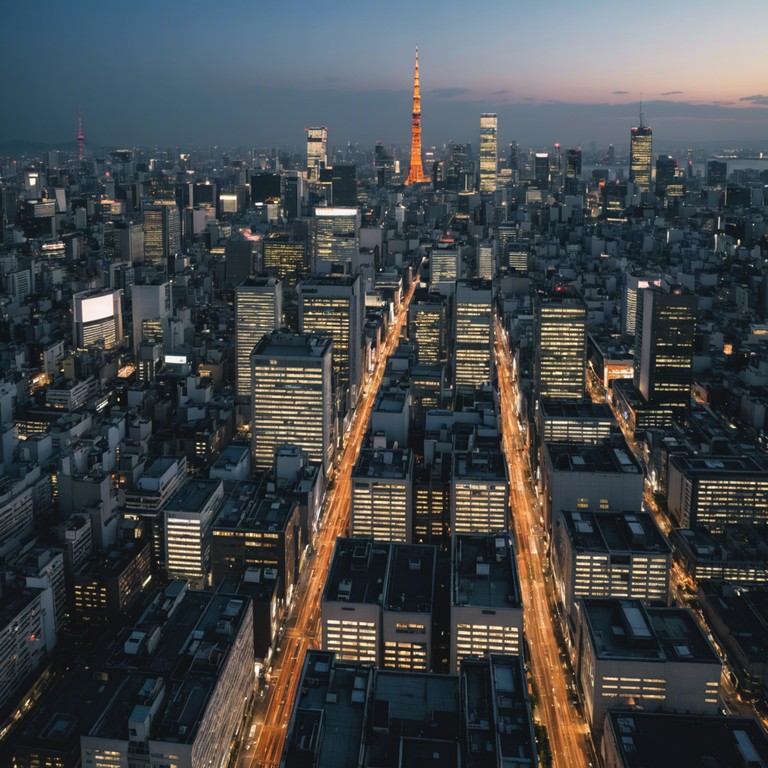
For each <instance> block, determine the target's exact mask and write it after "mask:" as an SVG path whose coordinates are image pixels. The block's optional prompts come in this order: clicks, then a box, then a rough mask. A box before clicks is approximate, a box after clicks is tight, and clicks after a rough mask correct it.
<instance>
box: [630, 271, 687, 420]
mask: <svg viewBox="0 0 768 768" xmlns="http://www.w3.org/2000/svg"><path fill="white" fill-rule="evenodd" d="M641 308H642V309H641ZM696 308H697V301H696V296H694V295H692V294H687V293H684V291H683V289H682V288H681V287H680V286H677V285H670V284H668V283H666V281H662V284H661V286H660V287H655V286H652V287H648V288H645V289H643V290H642V291H641V292H640V295H639V301H638V316H637V323H636V332H635V333H636V335H635V377H634V378H635V381H634V383H635V387H636V388H637V389H638V390H639V391H640V394H642V396H643V397H644V398H645V400H646V402H648V403H650V404H652V405H659V406H669V407H672V408H686V407H688V405H690V402H691V378H692V375H693V344H694V336H695V333H696Z"/></svg>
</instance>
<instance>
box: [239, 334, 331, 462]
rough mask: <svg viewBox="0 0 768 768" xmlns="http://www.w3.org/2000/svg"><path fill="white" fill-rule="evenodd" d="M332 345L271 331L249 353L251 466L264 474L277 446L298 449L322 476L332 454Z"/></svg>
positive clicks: (299, 335)
mask: <svg viewBox="0 0 768 768" xmlns="http://www.w3.org/2000/svg"><path fill="white" fill-rule="evenodd" d="M332 347H333V342H332V341H331V340H330V339H328V338H322V337H318V336H313V335H312V334H307V333H304V334H294V333H287V332H284V331H273V332H272V333H270V334H269V335H267V336H264V337H263V338H262V339H261V341H260V342H259V343H258V344H257V345H256V347H255V348H254V350H253V353H252V354H251V380H252V382H253V383H252V389H251V414H252V416H251V435H252V453H253V466H254V469H255V470H256V471H257V472H265V471H267V470H269V469H270V467H271V466H272V464H273V462H274V457H275V449H276V448H277V447H278V446H280V445H282V444H283V443H290V444H293V445H297V446H299V448H301V449H302V450H304V451H306V453H307V455H308V456H309V458H310V459H311V460H312V461H319V462H320V463H321V464H322V466H323V471H324V472H325V473H326V474H327V473H328V471H329V469H330V467H331V465H332V463H333V456H334V452H335V429H334V411H333V391H332V377H333V372H332V369H331V357H332Z"/></svg>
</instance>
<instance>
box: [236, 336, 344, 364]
mask: <svg viewBox="0 0 768 768" xmlns="http://www.w3.org/2000/svg"><path fill="white" fill-rule="evenodd" d="M331 345H332V342H331V340H330V339H329V338H326V337H324V336H317V335H315V334H312V333H290V332H289V331H272V333H270V334H267V335H265V336H263V337H262V339H261V340H260V341H259V343H258V344H257V345H256V346H255V347H254V349H253V352H252V353H251V355H252V356H253V357H266V358H280V357H315V358H320V357H322V356H323V355H325V354H330V351H331Z"/></svg>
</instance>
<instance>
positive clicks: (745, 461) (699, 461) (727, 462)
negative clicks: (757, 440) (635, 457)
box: [670, 454, 768, 481]
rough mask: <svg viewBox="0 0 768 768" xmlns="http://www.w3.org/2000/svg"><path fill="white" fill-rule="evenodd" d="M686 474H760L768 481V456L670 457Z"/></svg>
mask: <svg viewBox="0 0 768 768" xmlns="http://www.w3.org/2000/svg"><path fill="white" fill-rule="evenodd" d="M670 461H671V462H673V463H674V464H675V465H677V466H678V467H679V468H680V469H681V470H682V471H683V472H685V474H686V475H700V476H708V477H714V476H721V475H758V476H759V477H760V479H763V480H767V481H768V456H757V455H755V456H684V455H681V454H677V455H675V456H672V457H670Z"/></svg>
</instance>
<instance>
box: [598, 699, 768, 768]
mask: <svg viewBox="0 0 768 768" xmlns="http://www.w3.org/2000/svg"><path fill="white" fill-rule="evenodd" d="M606 716H607V717H608V719H609V720H610V722H611V726H612V729H613V732H614V733H615V734H617V736H618V739H617V740H618V742H619V744H618V746H619V753H620V755H621V759H622V760H623V762H622V765H623V766H625V768H646V766H649V765H652V766H654V768H704V767H705V766H706V767H710V766H711V768H725V767H726V766H760V765H766V764H768V737H766V735H765V732H764V731H763V730H762V729H761V728H760V725H759V724H758V722H757V720H755V719H754V718H751V717H731V716H728V717H725V716H722V717H721V716H716V717H711V716H705V715H667V714H660V713H651V712H627V711H621V710H608V712H607V715H606ZM606 730H607V729H606Z"/></svg>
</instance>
